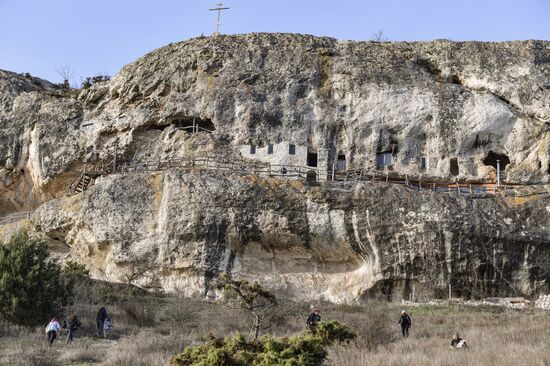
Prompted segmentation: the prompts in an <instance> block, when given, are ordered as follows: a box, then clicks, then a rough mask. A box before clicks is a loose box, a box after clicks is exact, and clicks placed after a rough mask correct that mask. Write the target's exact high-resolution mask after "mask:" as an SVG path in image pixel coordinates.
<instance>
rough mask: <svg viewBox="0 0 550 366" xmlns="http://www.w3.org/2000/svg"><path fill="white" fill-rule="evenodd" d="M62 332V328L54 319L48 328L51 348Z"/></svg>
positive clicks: (47, 333) (47, 332)
mask: <svg viewBox="0 0 550 366" xmlns="http://www.w3.org/2000/svg"><path fill="white" fill-rule="evenodd" d="M60 331H61V326H60V325H59V322H58V321H57V318H55V317H54V318H53V319H52V320H51V321H50V322H49V323H48V325H47V326H46V335H47V336H48V343H49V344H50V347H51V346H52V344H53V342H54V341H55V339H56V338H57V336H58V334H59V332H60Z"/></svg>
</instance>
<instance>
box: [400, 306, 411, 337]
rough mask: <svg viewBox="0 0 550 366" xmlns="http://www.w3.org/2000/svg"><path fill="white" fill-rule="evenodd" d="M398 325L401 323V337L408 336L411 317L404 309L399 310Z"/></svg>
mask: <svg viewBox="0 0 550 366" xmlns="http://www.w3.org/2000/svg"><path fill="white" fill-rule="evenodd" d="M398 323H399V325H401V333H403V337H408V336H409V328H410V327H411V326H412V321H411V317H410V316H409V314H407V312H406V311H405V310H403V311H401V318H399V322H398Z"/></svg>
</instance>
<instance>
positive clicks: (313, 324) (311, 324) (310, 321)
mask: <svg viewBox="0 0 550 366" xmlns="http://www.w3.org/2000/svg"><path fill="white" fill-rule="evenodd" d="M320 321H321V312H320V311H319V310H315V311H314V312H313V313H311V314H309V316H308V318H307V322H306V324H307V327H308V328H309V330H311V331H312V332H313V333H315V332H317V323H319V322H320Z"/></svg>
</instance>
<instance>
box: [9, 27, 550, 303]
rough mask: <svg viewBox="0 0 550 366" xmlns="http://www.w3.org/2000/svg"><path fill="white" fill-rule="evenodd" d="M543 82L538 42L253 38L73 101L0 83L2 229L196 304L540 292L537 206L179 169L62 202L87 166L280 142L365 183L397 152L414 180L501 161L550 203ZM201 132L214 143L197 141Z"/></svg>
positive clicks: (134, 69)
mask: <svg viewBox="0 0 550 366" xmlns="http://www.w3.org/2000/svg"><path fill="white" fill-rule="evenodd" d="M549 65H550V45H549V43H548V42H544V41H524V42H505V43H481V42H450V41H433V42H420V43H418V42H414V43H375V42H350V41H337V40H334V39H329V38H316V37H311V36H302V35H290V34H249V35H241V36H220V37H210V38H199V39H193V40H190V41H187V42H182V43H177V44H171V45H168V46H166V47H163V48H160V49H158V50H155V51H153V52H151V53H150V54H147V55H145V56H144V57H142V58H140V59H139V60H137V61H136V62H135V63H132V64H130V65H127V66H125V67H124V68H123V69H122V70H121V71H120V73H118V74H117V75H116V76H115V77H114V78H113V79H112V80H111V81H108V82H102V83H98V84H96V85H94V86H92V87H91V88H89V89H85V90H82V91H81V92H80V94H79V95H78V96H77V97H75V96H72V95H71V94H72V93H67V92H66V91H63V90H62V89H60V88H59V87H57V86H55V85H53V84H50V83H48V82H46V81H44V80H40V79H37V78H32V77H29V76H23V75H17V74H13V73H9V72H4V71H0V141H1V144H0V216H1V215H3V214H6V213H11V212H16V211H23V210H30V209H35V208H38V210H37V212H36V213H35V214H34V215H33V217H32V220H31V222H30V223H29V225H31V227H33V228H34V230H35V231H36V232H38V233H41V234H42V235H45V236H46V237H47V238H49V239H50V242H51V243H52V250H53V252H55V253H56V254H57V255H59V256H61V257H62V258H72V259H75V260H77V261H81V262H82V263H85V264H87V265H88V266H89V267H90V269H91V270H92V273H93V274H94V275H95V276H97V277H100V278H106V279H109V280H114V281H130V280H131V281H134V282H136V283H139V284H140V285H142V286H144V287H150V288H162V289H164V290H168V291H178V292H182V293H185V294H187V295H193V296H204V295H205V294H206V295H208V294H210V291H209V283H210V282H209V281H211V279H212V278H213V277H214V276H215V275H216V274H218V273H220V272H230V273H233V274H235V275H237V276H239V277H248V278H251V279H259V280H261V281H263V282H265V283H266V284H268V285H269V286H272V287H275V288H277V289H278V290H280V291H281V292H282V293H285V294H287V295H290V296H293V297H297V298H302V299H319V298H325V299H328V300H331V301H351V300H356V299H360V298H363V297H364V296H367V295H368V294H378V295H380V294H383V295H384V296H387V297H391V296H408V292H409V291H410V286H411V285H412V284H415V286H416V291H417V294H418V293H419V292H421V291H425V292H426V294H437V293H438V292H441V291H443V290H444V289H446V288H447V285H448V284H449V283H451V284H452V285H453V288H454V289H455V290H454V291H456V293H457V294H464V295H466V296H469V295H472V296H483V295H486V294H495V295H496V294H501V295H504V294H526V295H530V294H534V293H537V292H539V291H541V290H548V286H549V282H550V278H549V268H550V260H549V251H550V244H549V243H550V229H549V227H550V220H549V219H550V217H549V214H550V213H549V212H550V208H549V207H550V202H549V199H548V194H539V195H533V196H527V197H523V198H520V197H515V198H513V197H485V196H480V197H465V196H460V195H448V194H438V193H419V192H414V191H411V190H410V189H408V188H405V187H394V186H391V185H388V186H386V185H380V184H379V183H368V182H362V183H355V184H351V183H347V184H343V183H319V184H318V185H317V186H313V187H310V186H304V185H303V183H301V182H296V181H285V180H282V181H277V180H262V179H259V180H258V179H257V178H251V177H239V176H238V175H228V176H224V175H219V174H213V173H212V174H211V173H209V174H204V173H203V174H199V173H197V172H189V171H184V170H178V169H169V170H166V171H164V172H161V173H156V174H145V173H139V174H138V173H125V174H112V175H107V176H104V177H101V178H98V179H97V180H96V182H95V185H94V186H93V187H92V188H91V189H90V190H88V191H85V192H84V193H81V194H78V195H75V196H71V197H64V193H65V190H66V188H67V186H68V185H69V183H70V182H71V181H72V180H73V179H74V177H75V176H76V175H77V173H78V172H79V171H80V169H81V168H82V166H83V164H84V162H86V164H87V165H88V166H93V165H94V164H95V165H97V164H100V163H101V162H111V161H112V159H113V157H114V156H115V155H116V157H117V159H118V161H123V160H134V161H136V160H139V161H141V160H147V159H153V160H157V159H163V158H173V157H190V156H205V155H218V156H224V157H225V158H229V159H231V158H233V159H236V158H240V156H241V155H240V154H241V153H240V151H242V149H241V146H242V145H246V144H250V145H254V146H258V147H262V146H266V145H269V144H278V143H282V142H288V143H292V144H296V145H297V146H303V147H307V148H308V149H312V150H315V151H319V152H321V151H322V152H323V154H324V155H323V156H324V157H326V159H327V161H326V163H327V165H328V166H331V164H332V163H334V161H335V160H336V159H337V157H338V156H340V155H341V156H345V158H346V164H347V167H349V168H361V169H365V171H371V172H374V171H376V168H377V166H376V165H377V154H379V153H383V152H388V151H391V153H392V155H393V164H392V165H391V166H390V167H387V168H386V169H390V170H393V171H394V172H397V173H400V174H408V175H409V176H411V175H412V176H422V177H423V178H425V179H431V178H437V179H463V180H476V181H491V182H492V181H494V180H495V171H496V170H495V161H496V159H497V158H498V159H501V162H503V163H504V162H505V164H503V170H504V175H503V178H504V179H505V180H506V182H507V183H519V184H525V185H538V190H537V191H538V192H544V190H545V189H546V190H547V188H544V187H547V186H545V184H548V182H549V177H550V132H549V131H550V129H549V126H550V106H549V104H550V84H549V83H550V66H549ZM193 120H195V121H196V123H199V124H201V126H203V127H205V128H207V129H208V130H213V133H207V132H200V133H189V130H185V129H184V128H185V127H188V126H189V124H190V123H191V122H192V121H193ZM320 156H321V155H320ZM421 158H424V159H425V160H424V161H425V162H426V166H425V167H423V168H422V167H421V166H419V161H420V159H421ZM4 231H7V230H4ZM1 233H2V231H0V234H1ZM136 263H138V264H139V266H136V265H135V264H136ZM137 267H140V268H142V269H144V270H143V271H142V272H143V273H137V272H139V270H138V268H137Z"/></svg>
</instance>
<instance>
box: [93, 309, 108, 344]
mask: <svg viewBox="0 0 550 366" xmlns="http://www.w3.org/2000/svg"><path fill="white" fill-rule="evenodd" d="M107 318H108V316H107V309H105V306H102V307H101V309H99V311H98V312H97V317H96V323H97V336H98V337H102V336H103V325H104V324H105V319H107Z"/></svg>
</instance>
